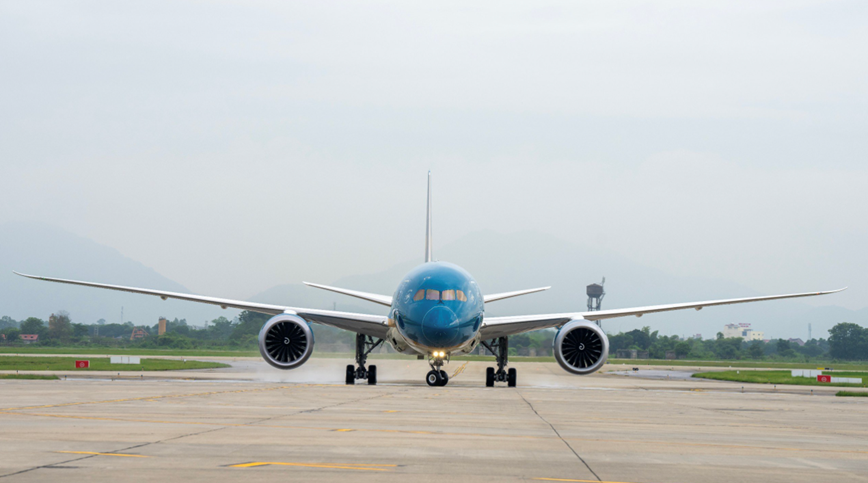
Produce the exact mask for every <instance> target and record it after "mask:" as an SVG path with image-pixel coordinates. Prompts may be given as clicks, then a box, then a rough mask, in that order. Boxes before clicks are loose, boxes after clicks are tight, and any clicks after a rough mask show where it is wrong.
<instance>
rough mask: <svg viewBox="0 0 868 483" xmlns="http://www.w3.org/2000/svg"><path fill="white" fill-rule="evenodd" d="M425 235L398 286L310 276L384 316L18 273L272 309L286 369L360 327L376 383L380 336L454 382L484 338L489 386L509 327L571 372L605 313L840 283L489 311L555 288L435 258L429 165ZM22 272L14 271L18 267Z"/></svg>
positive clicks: (506, 378)
mask: <svg viewBox="0 0 868 483" xmlns="http://www.w3.org/2000/svg"><path fill="white" fill-rule="evenodd" d="M427 215H428V216H427V224H426V230H425V231H426V234H425V235H426V236H425V262H424V263H422V264H421V265H419V266H417V267H416V268H414V269H413V270H411V271H410V273H408V274H407V275H406V276H404V277H403V279H402V280H401V282H400V283H399V284H398V288H397V289H396V290H395V293H394V294H393V295H392V296H391V297H390V296H388V295H379V294H372V293H367V292H361V291H357V290H348V289H343V288H338V287H329V286H326V285H319V284H314V283H308V282H305V284H307V285H309V286H311V287H315V288H319V289H323V290H330V291H333V292H337V293H341V294H344V295H348V296H351V297H357V298H361V299H364V300H368V301H370V302H374V303H378V304H381V305H384V306H386V307H388V313H387V314H386V315H368V314H354V313H348V312H338V311H333V310H316V309H305V308H298V307H284V306H279V305H268V304H258V303H252V302H244V301H240V300H230V299H221V298H215V297H205V296H200V295H192V294H184V293H175V292H165V291H161V290H149V289H142V288H135V287H124V286H119V285H108V284H101V283H92V282H82V281H77V280H65V279H59V278H48V277H39V276H34V275H25V274H21V273H18V275H21V276H24V277H28V278H32V279H37V280H46V281H49V282H59V283H68V284H73V285H84V286H87V287H97V288H104V289H110V290H120V291H125V292H133V293H139V294H146V295H156V296H158V297H160V298H162V299H163V300H166V299H170V298H171V299H180V300H188V301H191V302H201V303H206V304H212V305H218V306H220V307H222V308H224V309H225V308H228V307H232V308H235V309H242V310H250V311H253V312H259V313H263V314H270V315H273V316H274V317H272V318H271V319H270V320H268V322H266V323H265V325H264V326H263V327H262V330H261V331H260V332H259V351H260V353H261V354H262V357H263V359H265V360H266V361H267V362H268V363H269V364H271V365H272V366H274V367H277V368H280V369H293V368H296V367H299V366H300V365H302V364H304V363H305V361H307V359H308V358H309V357H310V355H311V353H312V352H313V346H314V340H313V332H312V331H311V328H310V324H312V323H317V324H324V325H329V326H332V327H337V328H340V329H345V330H349V331H352V332H355V333H356V357H355V359H356V361H355V364H351V365H348V366H347V368H346V383H347V384H354V383H355V381H356V380H359V379H363V380H366V381H367V382H368V384H376V383H377V368H376V366H374V365H370V366H369V365H367V364H366V362H367V356H368V354H370V353H371V351H373V350H374V349H375V348H377V347H379V346H380V345H381V344H383V343H387V344H390V345H391V346H392V347H393V348H394V349H395V350H396V351H398V352H401V353H405V354H416V355H418V356H419V357H420V358H426V357H427V359H428V363H429V365H430V366H431V371H430V372H428V374H427V376H426V378H425V380H426V382H427V383H428V384H429V385H431V386H443V385H446V383H447V382H448V376H447V374H446V371H444V370H443V369H442V367H443V365H444V364H446V363H448V361H449V359H450V357H451V356H452V355H454V354H463V353H469V352H471V351H472V350H474V349H476V348H477V347H478V346H479V345H482V346H483V347H485V348H486V350H488V351H489V352H491V354H493V355H494V356H495V360H496V364H497V368H494V367H489V368H488V370H487V372H486V381H485V384H486V386H493V385H494V383H495V382H506V383H507V385H509V386H515V385H516V381H517V374H516V370H515V369H514V368H509V369H507V366H508V362H509V361H508V356H509V336H511V335H515V334H520V333H522V332H528V331H532V330H539V329H546V328H558V329H559V330H558V332H557V334H556V335H555V338H554V353H555V359H556V360H557V361H558V363H559V364H560V365H561V367H563V368H564V369H565V370H566V371H568V372H571V373H574V374H580V375H583V374H590V373H593V372H595V371H597V370H599V369H600V368H601V367H603V364H605V362H606V359H607V357H608V353H609V339H608V337H606V333H605V332H603V330H602V329H601V328H600V326H599V321H600V320H603V319H610V318H614V317H626V316H631V315H632V316H636V317H641V316H642V315H644V314H649V313H654V312H665V311H669V310H682V309H695V310H701V309H702V308H704V307H710V306H714V305H728V304H739V303H745V302H758V301H762V300H776V299H786V298H796V297H810V296H816V295H825V294H829V293H835V292H840V291H841V290H844V289H839V290H831V291H826V292H807V293H796V294H788V295H771V296H765V297H748V298H739V299H726V300H710V301H705V302H691V303H683V304H670V305H654V306H648V307H635V308H628V309H614V310H598V311H592V312H569V313H561V314H542V315H520V316H512V317H485V304H487V303H491V302H495V301H497V300H503V299H505V298H510V297H517V296H520V295H526V294H530V293H534V292H539V291H542V290H547V289H548V288H550V287H541V288H534V289H529V290H519V291H515V292H505V293H498V294H489V295H484V294H483V292H482V290H481V288H480V287H479V285H478V284H477V283H476V280H474V279H473V277H472V276H471V275H470V273H468V272H467V271H466V270H464V269H463V268H461V267H459V266H457V265H454V264H451V263H447V262H441V261H436V260H434V258H433V250H432V236H431V235H432V234H431V228H432V226H431V173H430V172H429V173H428V210H427ZM15 273H17V272H15Z"/></svg>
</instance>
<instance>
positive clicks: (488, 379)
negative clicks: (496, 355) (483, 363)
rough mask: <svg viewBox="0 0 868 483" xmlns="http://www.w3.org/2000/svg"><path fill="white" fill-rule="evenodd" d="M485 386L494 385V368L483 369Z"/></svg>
mask: <svg viewBox="0 0 868 483" xmlns="http://www.w3.org/2000/svg"><path fill="white" fill-rule="evenodd" d="M485 387H494V368H493V367H489V368H487V369H485Z"/></svg>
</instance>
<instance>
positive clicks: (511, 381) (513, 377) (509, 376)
mask: <svg viewBox="0 0 868 483" xmlns="http://www.w3.org/2000/svg"><path fill="white" fill-rule="evenodd" d="M517 380H518V371H516V370H515V368H511V369H510V370H509V371H508V372H507V373H506V385H507V386H509V387H515V383H516V382H517Z"/></svg>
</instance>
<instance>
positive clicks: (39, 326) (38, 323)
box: [19, 317, 47, 337]
mask: <svg viewBox="0 0 868 483" xmlns="http://www.w3.org/2000/svg"><path fill="white" fill-rule="evenodd" d="M19 330H21V333H22V334H38V335H39V336H40V337H43V336H44V334H45V331H46V330H47V328H46V327H45V322H44V321H42V319H37V318H36V317H28V318H27V320H24V321H22V322H21V327H20V329H19Z"/></svg>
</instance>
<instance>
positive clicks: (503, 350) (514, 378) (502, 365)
mask: <svg viewBox="0 0 868 483" xmlns="http://www.w3.org/2000/svg"><path fill="white" fill-rule="evenodd" d="M482 345H483V346H484V347H485V348H486V349H488V352H491V354H492V355H493V356H494V357H495V358H496V360H497V370H496V371H495V370H494V368H493V367H489V368H487V369H486V370H485V387H494V383H495V382H505V383H506V385H507V386H509V387H515V384H516V383H517V382H518V372H517V371H516V370H515V368H510V369H509V370H508V371H507V370H506V364H507V363H508V362H509V339H508V338H506V337H498V338H497V339H492V340H489V341H482Z"/></svg>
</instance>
